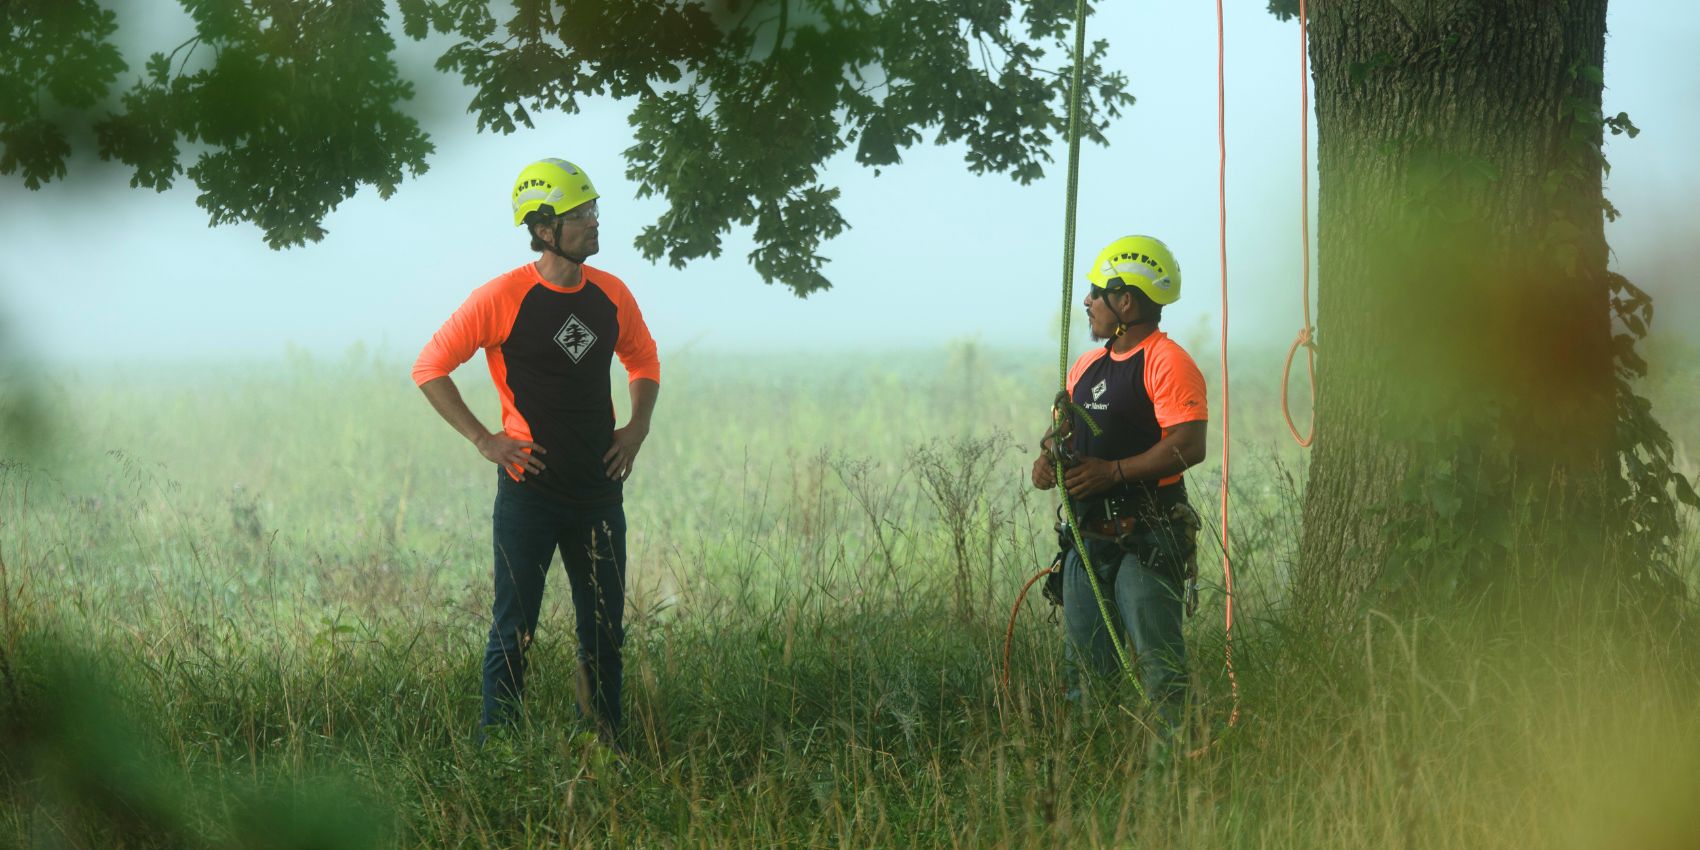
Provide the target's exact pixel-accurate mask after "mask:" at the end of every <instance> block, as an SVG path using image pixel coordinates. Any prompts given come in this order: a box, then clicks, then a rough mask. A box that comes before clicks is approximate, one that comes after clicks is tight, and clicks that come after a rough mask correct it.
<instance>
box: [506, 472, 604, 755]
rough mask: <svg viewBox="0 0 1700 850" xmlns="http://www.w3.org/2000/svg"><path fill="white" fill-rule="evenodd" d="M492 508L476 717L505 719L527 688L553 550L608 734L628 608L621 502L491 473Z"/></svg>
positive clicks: (583, 665)
mask: <svg viewBox="0 0 1700 850" xmlns="http://www.w3.org/2000/svg"><path fill="white" fill-rule="evenodd" d="M498 475H499V479H498V483H497V485H496V507H495V511H494V513H493V515H492V520H493V525H494V538H495V555H496V564H495V570H494V578H495V591H496V593H495V602H494V604H493V605H492V606H491V618H490V619H491V622H490V640H489V643H488V644H487V645H486V646H485V649H484V715H483V724H484V725H486V726H489V725H493V724H503V723H511V722H512V721H513V720H514V716H515V714H516V713H517V712H518V709H519V704H520V699H521V696H522V694H523V693H524V690H525V650H526V647H527V646H528V645H529V644H530V643H531V639H532V635H534V634H535V633H536V631H537V615H538V611H539V610H540V609H541V608H542V605H543V580H544V578H545V577H546V575H547V574H548V571H549V562H550V561H551V560H553V559H554V556H555V550H557V549H559V550H560V552H561V563H562V565H563V567H564V569H565V572H566V574H567V583H568V585H569V586H570V587H571V588H572V594H573V612H574V614H575V617H576V619H577V621H578V623H577V627H578V628H577V630H578V661H579V670H580V672H581V673H582V674H583V676H584V681H585V684H586V685H587V686H588V693H589V700H590V706H591V710H592V711H593V712H594V713H595V715H596V721H597V724H598V726H599V728H600V729H601V731H602V732H603V733H604V734H606V735H609V736H613V735H615V734H617V733H618V732H619V728H620V676H621V663H620V644H621V643H622V642H624V640H625V628H624V626H623V625H622V623H623V618H624V615H625V608H626V513H625V508H624V507H623V506H622V505H621V504H620V503H618V502H616V503H614V504H611V505H596V506H590V507H579V506H574V505H569V504H566V503H564V502H561V501H559V500H557V499H554V498H553V497H550V496H548V495H545V494H542V493H537V492H535V491H533V490H531V489H530V488H528V487H526V486H525V485H524V484H519V483H516V482H514V481H513V480H512V479H510V478H508V476H507V474H506V473H498Z"/></svg>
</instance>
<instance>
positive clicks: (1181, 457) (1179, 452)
mask: <svg viewBox="0 0 1700 850" xmlns="http://www.w3.org/2000/svg"><path fill="white" fill-rule="evenodd" d="M1203 459H1204V425H1203V423H1202V422H1200V423H1197V424H1196V426H1195V425H1194V423H1191V422H1188V423H1183V424H1182V425H1181V426H1177V427H1176V428H1175V430H1174V431H1173V432H1171V433H1169V434H1167V435H1165V436H1164V437H1163V438H1162V439H1161V440H1158V441H1157V445H1155V446H1152V447H1151V448H1150V449H1147V450H1146V451H1144V452H1141V453H1139V454H1136V455H1134V456H1133V457H1124V458H1122V459H1121V460H1118V461H1113V463H1114V464H1115V465H1116V469H1117V472H1118V475H1117V477H1118V478H1119V479H1120V480H1123V481H1158V480H1161V479H1164V478H1168V477H1170V476H1174V475H1179V474H1181V473H1183V472H1185V471H1186V470H1187V469H1188V468H1189V467H1191V466H1193V465H1195V464H1197V463H1198V462H1199V461H1202V460H1203Z"/></svg>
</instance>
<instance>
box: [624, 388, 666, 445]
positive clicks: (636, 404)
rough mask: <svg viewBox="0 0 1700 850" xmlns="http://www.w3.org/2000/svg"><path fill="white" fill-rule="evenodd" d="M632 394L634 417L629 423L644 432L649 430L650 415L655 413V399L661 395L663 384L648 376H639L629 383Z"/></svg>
mask: <svg viewBox="0 0 1700 850" xmlns="http://www.w3.org/2000/svg"><path fill="white" fill-rule="evenodd" d="M629 389H630V391H631V394H632V418H631V420H630V421H629V422H627V423H626V424H627V425H635V426H637V427H638V428H640V429H642V430H643V432H644V433H648V432H649V420H650V417H652V416H654V415H655V399H656V398H657V397H658V396H660V395H661V385H660V384H659V383H656V382H655V381H651V380H650V379H648V378H639V379H637V380H635V381H632V382H631V384H630V385H629Z"/></svg>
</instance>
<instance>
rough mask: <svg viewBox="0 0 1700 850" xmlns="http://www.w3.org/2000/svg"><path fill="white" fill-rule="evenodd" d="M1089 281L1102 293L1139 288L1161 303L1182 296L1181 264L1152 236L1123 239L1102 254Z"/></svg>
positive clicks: (1087, 274)
mask: <svg viewBox="0 0 1700 850" xmlns="http://www.w3.org/2000/svg"><path fill="white" fill-rule="evenodd" d="M1086 279H1087V280H1089V281H1091V282H1092V286H1093V287H1094V288H1096V289H1102V290H1106V291H1109V290H1116V289H1121V288H1123V287H1127V286H1133V287H1138V288H1139V291H1141V292H1143V293H1145V294H1146V295H1148V296H1150V298H1151V300H1152V301H1154V302H1156V303H1158V304H1173V303H1175V302H1176V301H1178V300H1180V297H1181V264H1180V263H1178V262H1176V261H1175V255H1174V254H1172V253H1170V252H1169V246H1167V245H1164V244H1163V243H1162V242H1161V241H1159V240H1157V239H1153V238H1151V237H1150V236H1123V237H1122V238H1120V239H1117V240H1116V241H1114V242H1111V243H1110V244H1109V245H1106V246H1104V250H1102V251H1099V252H1098V259H1096V260H1093V261H1092V267H1091V268H1089V269H1087V270H1086Z"/></svg>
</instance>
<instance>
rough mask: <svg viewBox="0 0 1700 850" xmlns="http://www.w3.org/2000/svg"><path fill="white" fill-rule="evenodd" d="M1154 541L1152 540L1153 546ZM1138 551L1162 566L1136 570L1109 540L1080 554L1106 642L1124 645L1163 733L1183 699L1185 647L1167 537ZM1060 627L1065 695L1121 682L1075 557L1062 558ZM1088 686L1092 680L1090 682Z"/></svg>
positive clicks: (1131, 557)
mask: <svg viewBox="0 0 1700 850" xmlns="http://www.w3.org/2000/svg"><path fill="white" fill-rule="evenodd" d="M1159 538H1160V539H1159ZM1141 542H1142V543H1143V544H1144V546H1142V547H1139V549H1140V551H1154V552H1157V553H1158V555H1159V558H1160V559H1162V560H1164V561H1167V562H1168V564H1143V563H1140V558H1139V556H1138V555H1136V554H1134V553H1132V552H1128V551H1125V550H1123V549H1122V547H1121V546H1119V545H1117V544H1116V543H1114V542H1111V541H1095V540H1088V541H1086V545H1087V547H1088V554H1090V555H1091V556H1092V566H1093V567H1094V568H1095V569H1096V571H1097V574H1098V576H1099V579H1098V589H1099V591H1101V592H1102V593H1103V594H1104V601H1105V603H1106V604H1107V606H1108V608H1109V609H1110V620H1111V622H1113V623H1114V624H1115V626H1116V632H1118V634H1117V635H1116V636H1115V638H1114V640H1116V641H1118V642H1120V641H1123V639H1124V635H1125V636H1126V637H1130V638H1132V641H1133V654H1132V655H1131V656H1129V660H1131V661H1132V662H1133V663H1134V671H1135V672H1136V673H1137V674H1138V676H1139V684H1140V686H1141V687H1142V688H1144V689H1145V695H1146V697H1148V698H1149V699H1150V700H1151V701H1152V703H1153V704H1154V705H1155V706H1156V708H1157V711H1158V714H1159V715H1160V716H1161V717H1162V718H1163V720H1165V721H1167V723H1168V724H1169V725H1171V726H1173V725H1174V724H1176V723H1178V722H1180V719H1181V708H1182V704H1183V703H1184V702H1185V699H1186V642H1185V640H1184V639H1183V636H1182V633H1181V622H1182V616H1183V607H1184V605H1183V595H1182V594H1183V588H1182V585H1181V578H1180V576H1179V575H1178V570H1176V569H1173V568H1170V569H1164V567H1165V566H1170V565H1173V564H1174V563H1175V558H1174V555H1175V553H1174V552H1173V543H1172V540H1171V538H1170V535H1167V534H1161V535H1159V534H1157V533H1155V532H1146V536H1145V539H1144V540H1143V541H1141ZM1062 579H1063V625H1064V627H1065V631H1066V632H1067V634H1068V645H1067V650H1066V651H1067V653H1068V657H1069V659H1070V660H1071V661H1072V662H1073V665H1072V666H1073V668H1074V676H1075V679H1076V680H1075V682H1074V686H1073V687H1072V688H1071V689H1070V693H1069V696H1070V698H1072V699H1076V700H1079V699H1081V698H1082V697H1084V695H1085V691H1086V689H1087V687H1088V686H1089V685H1091V684H1098V685H1100V686H1103V685H1108V684H1111V683H1114V682H1117V681H1118V680H1120V679H1122V678H1124V677H1125V676H1126V674H1125V673H1123V672H1122V669H1121V662H1120V661H1119V660H1117V658H1116V649H1115V644H1114V643H1112V642H1111V641H1112V638H1111V636H1110V633H1109V631H1108V630H1106V629H1105V627H1104V617H1103V615H1102V614H1101V613H1099V611H1098V601H1097V598H1096V597H1094V596H1093V595H1092V587H1091V585H1090V584H1088V583H1087V577H1086V570H1085V568H1083V567H1082V566H1081V561H1080V555H1079V553H1077V552H1075V551H1074V550H1073V549H1070V550H1069V552H1068V554H1067V555H1066V556H1065V557H1064V558H1063V574H1062ZM1092 680H1097V681H1096V682H1095V683H1094V682H1093V681H1092Z"/></svg>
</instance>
